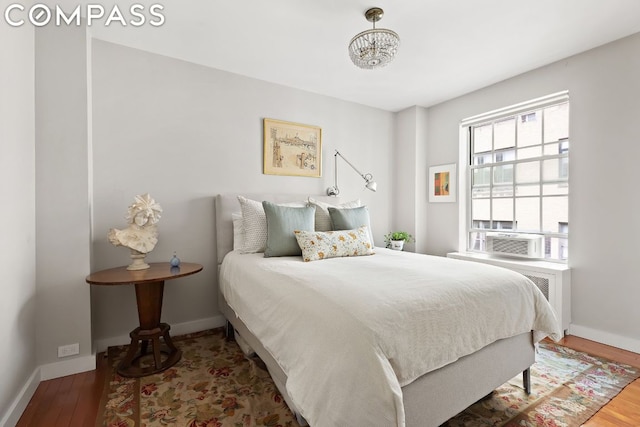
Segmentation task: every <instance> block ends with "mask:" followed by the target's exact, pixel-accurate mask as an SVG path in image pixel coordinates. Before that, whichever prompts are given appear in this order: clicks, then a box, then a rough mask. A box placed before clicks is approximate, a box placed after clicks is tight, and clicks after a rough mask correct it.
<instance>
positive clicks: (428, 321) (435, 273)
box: [220, 248, 561, 427]
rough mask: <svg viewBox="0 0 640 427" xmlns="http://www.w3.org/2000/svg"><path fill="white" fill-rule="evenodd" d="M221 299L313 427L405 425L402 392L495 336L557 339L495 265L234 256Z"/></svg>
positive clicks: (533, 296)
mask: <svg viewBox="0 0 640 427" xmlns="http://www.w3.org/2000/svg"><path fill="white" fill-rule="evenodd" d="M220 278H221V280H220V287H221V291H222V293H223V295H224V297H225V299H226V301H227V303H228V304H229V306H230V307H231V308H233V310H234V311H235V312H236V314H237V315H238V317H240V319H242V321H243V322H244V323H245V324H246V326H247V327H248V328H249V330H250V331H251V332H252V333H253V334H254V335H255V336H256V337H258V338H259V339H260V341H261V342H262V343H263V345H264V346H265V348H266V349H267V350H268V351H269V352H270V353H271V354H272V356H273V357H274V358H275V360H277V361H278V363H279V364H280V365H281V367H282V368H283V370H284V372H285V373H286V374H287V377H288V380H287V384H286V387H287V391H288V393H289V395H290V397H291V398H292V400H293V402H294V404H295V405H296V406H297V407H298V408H299V409H300V411H301V413H302V415H303V416H304V417H305V418H306V419H307V421H309V424H310V425H311V426H313V427H323V426H331V427H335V426H381V427H388V426H404V409H403V404H402V390H401V387H402V386H404V385H406V384H409V383H411V382H412V381H413V380H415V379H416V378H418V377H419V376H421V375H423V374H425V373H427V372H429V371H431V370H434V369H437V368H440V367H442V366H444V365H447V364H449V363H451V362H454V361H456V360H457V359H458V358H460V357H462V356H465V355H467V354H471V353H473V352H475V351H477V350H479V349H481V348H482V347H484V346H486V345H488V344H490V343H492V342H494V341H496V340H498V339H501V338H508V337H512V336H515V335H518V334H521V333H524V332H527V331H531V330H533V331H535V333H534V337H535V339H536V341H537V340H539V339H542V338H543V337H544V336H546V335H550V336H551V337H552V338H554V339H558V338H560V336H561V331H560V327H559V326H558V323H557V321H556V318H555V315H554V314H553V311H552V309H551V306H550V305H549V304H548V302H547V301H546V299H545V298H544V296H543V295H542V293H541V292H540V290H539V289H538V288H537V287H536V286H535V285H534V284H533V283H531V282H530V281H529V280H528V279H526V278H525V277H524V276H522V275H520V274H518V273H515V272H512V271H509V270H506V269H502V268H499V267H494V266H490V265H486V264H480V263H473V262H468V261H460V260H454V259H449V258H443V257H435V256H427V255H419V254H413V253H408V252H396V251H391V250H387V249H382V248H376V254H375V255H372V256H361V257H348V258H333V259H327V260H322V261H315V262H306V263H305V262H303V261H302V259H301V257H283V258H263V255H262V254H248V255H241V254H238V253H237V252H231V253H229V254H228V255H227V256H226V257H225V259H224V262H223V264H222V268H221V274H220Z"/></svg>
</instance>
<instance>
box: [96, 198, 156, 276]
mask: <svg viewBox="0 0 640 427" xmlns="http://www.w3.org/2000/svg"><path fill="white" fill-rule="evenodd" d="M161 213H162V208H161V207H160V205H159V204H158V203H156V201H155V200H153V199H152V198H151V196H150V195H149V194H148V193H147V194H143V195H139V196H136V197H135V202H134V203H133V204H132V205H131V206H129V210H128V211H127V217H126V219H127V221H128V223H129V226H128V227H127V228H125V229H123V230H118V229H117V228H112V229H111V230H109V234H108V238H109V241H110V242H111V243H112V244H113V245H115V246H126V247H127V248H129V249H131V258H133V263H132V264H131V265H129V267H127V269H129V270H143V269H145V268H149V265H148V264H146V263H145V262H144V257H145V256H146V254H148V253H149V252H151V251H152V250H153V248H154V247H155V246H156V243H158V227H157V226H156V223H157V222H158V221H160V214H161Z"/></svg>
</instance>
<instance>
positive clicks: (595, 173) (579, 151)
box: [419, 34, 640, 352]
mask: <svg viewBox="0 0 640 427" xmlns="http://www.w3.org/2000/svg"><path fill="white" fill-rule="evenodd" d="M638 52H640V34H636V35H633V36H631V37H628V38H625V39H622V40H619V41H616V42H613V43H610V44H608V45H605V46H602V47H600V48H597V49H593V50H591V51H588V52H585V53H583V54H580V55H577V56H573V57H571V58H567V59H565V60H563V61H560V62H557V63H554V64H551V65H549V66H546V67H543V68H540V69H537V70H534V71H531V72H529V73H526V74H523V75H520V76H518V77H516V78H512V79H510V80H506V81H504V82H501V83H498V84H496V85H493V86H490V87H487V88H485V89H482V90H479V91H476V92H473V93H470V94H468V95H465V96H462V97H460V98H456V99H453V100H450V101H448V102H444V103H442V104H439V105H437V106H434V107H431V108H429V115H428V136H427V139H426V140H425V141H423V143H425V144H427V146H428V150H427V157H426V158H425V159H424V160H425V162H423V163H422V164H423V166H424V168H425V170H426V169H427V168H428V167H429V166H432V165H438V164H443V163H454V162H458V128H459V123H460V121H461V120H462V119H464V118H466V117H470V116H473V115H476V114H480V113H483V112H487V111H491V110H494V109H497V108H500V107H505V106H508V105H512V104H515V103H518V102H522V101H527V100H530V99H533V98H537V97H540V96H543V95H547V94H551V93H555V92H558V91H561V90H565V89H568V90H569V95H570V102H571V113H570V114H571V116H570V120H571V130H570V136H571V154H570V184H571V188H570V192H571V194H570V196H569V209H570V212H569V216H570V221H569V222H570V224H571V226H570V238H569V242H570V243H569V244H570V246H569V260H570V261H569V263H570V266H571V267H572V274H573V276H572V299H571V300H572V301H571V302H572V315H573V316H572V317H573V325H572V327H571V329H570V331H571V332H572V333H574V334H576V335H581V336H585V337H587V338H590V339H595V340H599V341H601V342H605V343H609V344H613V345H617V346H619V347H623V348H628V349H632V350H634V351H636V352H638V351H640V329H638V325H639V324H640V311H639V310H638V309H637V301H638V300H640V287H639V286H638V278H637V271H636V270H637V269H636V268H635V265H636V264H637V262H635V261H634V260H633V259H632V258H633V257H634V256H635V253H636V252H637V247H638V242H639V241H640V231H639V230H640V229H639V228H638V227H637V226H636V224H635V221H636V219H637V218H638V215H639V214H640V199H639V197H638V189H637V177H638V171H637V165H638V159H639V158H640V144H638V129H637V120H638V117H640V80H639V79H638V76H640V56H639V55H638ZM419 173H420V174H423V173H424V170H423V171H420V172H419ZM458 203H460V202H459V201H458ZM458 203H456V204H428V203H425V206H426V210H427V217H426V221H427V235H428V238H427V247H426V252H428V253H432V254H437V255H444V254H446V253H447V252H449V251H456V250H458V226H459V220H458V217H457V208H458ZM462 249H464V248H462Z"/></svg>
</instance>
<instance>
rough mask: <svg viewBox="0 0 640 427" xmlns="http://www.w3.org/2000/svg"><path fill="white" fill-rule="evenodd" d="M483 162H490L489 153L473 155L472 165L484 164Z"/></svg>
mask: <svg viewBox="0 0 640 427" xmlns="http://www.w3.org/2000/svg"><path fill="white" fill-rule="evenodd" d="M485 163H491V154H490V153H489V154H486V153H485V154H476V155H474V156H473V164H474V165H484V164H485Z"/></svg>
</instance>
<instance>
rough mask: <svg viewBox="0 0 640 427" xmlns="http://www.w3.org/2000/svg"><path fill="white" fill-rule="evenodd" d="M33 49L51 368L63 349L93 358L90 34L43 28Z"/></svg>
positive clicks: (45, 333)
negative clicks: (75, 349) (89, 278)
mask: <svg viewBox="0 0 640 427" xmlns="http://www.w3.org/2000/svg"><path fill="white" fill-rule="evenodd" d="M35 48H36V61H35V64H36V74H35V95H36V205H37V216H36V221H37V222H36V223H37V226H36V233H37V239H38V244H37V250H36V260H37V263H36V277H37V283H38V332H37V337H38V353H37V354H38V363H39V364H40V365H47V364H51V363H56V362H59V361H61V360H60V359H58V353H57V351H58V347H59V346H62V345H68V344H74V343H78V344H79V347H80V355H79V356H89V355H90V354H91V351H92V348H91V345H92V343H91V322H90V320H91V315H90V310H91V307H90V289H89V285H88V284H87V283H86V282H85V280H84V279H85V276H86V275H87V274H88V273H89V270H90V264H89V261H90V249H91V246H90V243H91V241H90V227H89V225H90V219H91V218H90V210H89V209H90V199H89V164H88V156H89V131H88V126H89V120H88V117H89V116H88V114H89V110H88V109H87V103H88V95H87V81H88V80H87V76H88V71H87V40H86V32H85V29H84V27H80V28H77V27H55V26H53V27H52V26H47V27H42V28H40V29H38V30H37V31H36V38H35ZM68 360H69V359H65V361H68ZM86 369H91V366H88V367H87V368H86ZM50 375H53V376H55V375H56V373H53V374H49V373H46V372H45V373H44V377H45V379H46V377H48V376H50Z"/></svg>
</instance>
